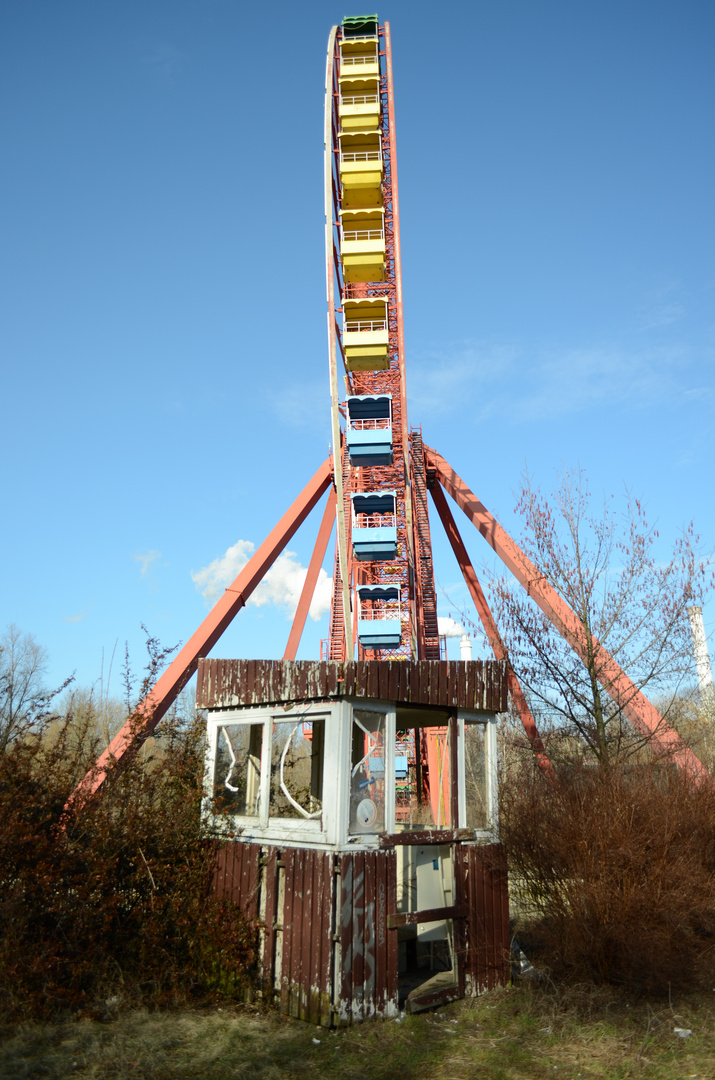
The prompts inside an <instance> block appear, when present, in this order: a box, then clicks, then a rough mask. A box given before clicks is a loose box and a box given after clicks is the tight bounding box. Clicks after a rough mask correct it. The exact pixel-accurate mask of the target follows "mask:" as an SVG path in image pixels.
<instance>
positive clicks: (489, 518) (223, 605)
mask: <svg viewBox="0 0 715 1080" xmlns="http://www.w3.org/2000/svg"><path fill="white" fill-rule="evenodd" d="M424 463H425V466H426V473H427V476H428V477H431V485H430V487H429V490H430V493H431V495H432V500H433V502H434V504H435V506H436V508H437V511H438V513H439V516H440V520H441V521H442V524H443V526H444V529H445V532H446V534H447V537H448V539H449V542H450V544H451V546H452V550H453V551H454V554H455V556H456V558H457V562H458V563H459V566H460V569H461V570H462V573H463V575H464V580H465V582H466V584H467V587H468V589H469V592H470V595H471V597H472V600H473V601H474V604H475V607H476V609H477V612H478V614H479V617H480V619H481V621H482V624H483V626H484V629H485V631H486V634H487V638H488V640H489V643H490V645H491V648H492V650H493V652H494V655H495V657H496V658H497V659H500V660H506V661H507V663H508V655H507V652H506V649H505V647H504V644H503V642H502V640H501V637H500V635H499V631H498V629H497V626H496V623H495V621H494V617H493V615H492V613H491V610H490V609H489V605H488V603H487V600H486V597H485V595H484V592H483V591H482V588H481V585H480V584H479V580H478V578H477V575H476V572H475V570H474V567H473V566H472V564H471V561H470V559H469V556H468V555H467V551H466V548H465V546H464V542H463V540H462V538H461V536H460V534H459V531H458V529H457V526H456V523H455V521H454V518H453V516H452V513H451V511H450V509H449V506H448V504H447V501H446V499H445V496H444V491H446V492H447V493H448V494H449V495H451V497H452V498H453V499H454V501H455V502H456V504H457V506H459V508H460V509H461V510H462V511H463V512H464V513H465V515H466V516H467V518H468V519H469V520H470V521H471V522H472V524H473V525H474V526H475V527H476V529H477V531H478V532H479V533H480V534H481V535H482V536H483V537H484V539H485V540H486V541H487V543H488V544H489V546H490V547H491V549H492V550H493V551H494V552H495V553H496V554H497V555H498V556H499V558H500V559H501V561H502V562H503V563H504V565H505V566H506V567H507V568H508V569H509V570H510V571H511V573H512V574H513V575H514V577H515V578H516V580H517V581H518V582H519V584H520V585H521V586H522V587H523V588H524V589H525V590H526V592H527V593H528V594H529V596H531V597H533V599H534V600H535V602H536V603H537V604H538V605H539V607H540V608H541V610H542V611H543V612H544V614H545V615H546V617H547V618H548V619H549V620H550V622H551V623H552V624H553V626H554V627H555V629H556V630H557V631H558V632H559V633H560V634H561V635H562V636H563V637H564V638H565V640H566V641H568V643H569V644H570V645H571V646H572V648H573V649H574V650H575V651H576V653H577V654H578V655H579V656H580V657H581V659H584V658H585V656H586V655H587V645H588V640H587V634H586V631H585V630H584V628H583V625H582V624H581V623H580V621H579V619H578V617H577V616H576V615H575V614H574V612H573V611H572V610H571V608H570V607H569V606H568V604H567V603H566V602H565V601H564V600H563V599H562V598H561V597H560V596H559V595H558V593H557V592H556V591H555V589H553V588H552V586H551V585H549V583H548V582H547V581H546V580H545V578H544V577H543V576H542V575H540V574H539V572H538V571H537V569H536V567H535V566H534V564H533V563H532V562H531V561H530V560H529V559H528V558H527V556H526V555H525V554H524V552H523V551H522V550H521V548H520V547H519V545H518V544H517V543H516V541H514V540H513V539H512V538H511V537H510V536H509V534H508V533H507V532H506V530H505V529H503V528H502V526H501V525H500V524H499V522H498V521H497V520H496V518H495V517H493V515H492V514H490V513H489V511H488V510H487V509H486V507H485V506H484V504H483V503H481V502H480V501H479V499H477V497H476V496H475V495H474V493H473V492H472V491H471V490H470V489H469V488H468V487H467V485H466V484H465V483H464V481H463V480H462V479H461V477H460V476H458V474H457V473H456V472H455V470H454V469H453V468H452V467H451V466H450V465H449V463H448V462H447V461H446V460H445V459H444V458H443V457H441V456H440V455H439V454H438V453H437V452H436V451H435V450H432V449H430V448H429V447H424ZM336 478H337V477H336V471H335V469H334V465H333V461H332V460H331V459H330V458H328V459H327V460H326V461H324V462H323V464H322V465H321V466H320V468H319V469H318V471H317V472H316V473H315V475H314V476H313V477H312V478H311V480H310V481H309V482H308V484H307V485H306V486H305V488H304V489H303V491H302V492H301V493H300V495H299V496H298V498H297V499H296V500H295V501H294V502H293V504H292V505H291V506H290V508H289V509H288V510H287V511H286V513H285V514H284V515H283V517H282V518H281V519H280V521H279V522H278V524H277V525H276V526H275V528H274V529H273V530H272V532H271V533H270V534H269V535H268V536H267V537H266V539H265V540H264V541H263V543H262V544H261V546H260V547H259V549H258V551H256V553H255V554H254V555H253V557H252V558H251V559H250V561H249V562H248V563H247V564H246V566H245V567H244V568H243V570H242V571H241V573H240V574H239V575H238V577H237V578H236V579H235V581H234V582H233V583H232V584H231V585H230V586H229V587H228V588H227V589H226V591H225V592H224V594H223V596H222V597H221V598H220V599H219V600H218V601H217V602H216V604H215V605H214V607H213V608H212V610H211V611H210V612H209V614H208V615H207V616H206V618H205V619H204V621H203V622H202V623H201V625H200V626H199V628H198V629H197V630H196V631H195V633H194V634H193V635H192V637H191V638H190V639H189V641H188V642H187V643H186V645H184V647H183V648H182V649H181V651H180V652H179V653H178V655H177V656H176V657H175V659H174V660H173V661H172V662H171V664H170V665H169V667H168V668H167V670H166V671H165V672H164V674H163V675H162V676H161V677H160V678H159V680H158V681H157V683H156V685H155V686H154V688H153V689H152V690H151V691H150V692H149V694H148V695H147V697H146V698H145V699H144V701H142V702H141V704H140V705H139V707H138V708H137V710H136V713H135V714H134V716H132V717H131V718H130V719H129V720H128V721H127V722H126V724H125V725H124V726H123V727H122V729H121V730H120V731H119V732H118V734H117V735H116V736H115V737H114V739H113V740H112V742H111V743H110V745H109V746H108V747H107V749H106V750H105V751H104V753H103V754H102V755H101V756H100V757H99V758H98V760H97V762H96V763H95V765H94V767H93V768H92V769H91V770H90V771H89V772H88V773H87V775H86V776H85V777H84V779H83V780H81V781H80V783H79V784H78V785H77V787H76V789H75V790H74V792H73V793H72V796H71V797H70V800H69V801H68V803H67V807H66V809H67V811H75V812H76V811H78V810H80V809H81V808H82V806H83V805H84V804H85V803H86V802H87V801H88V800H89V799H90V798H91V797H92V796H93V795H94V794H95V793H96V792H97V791H98V790H99V788H101V786H102V784H103V783H104V782H105V780H106V779H107V777H108V776H109V774H110V773H111V772H112V770H113V769H114V768H116V767H117V766H119V765H120V763H121V762H122V761H123V760H126V759H127V758H128V757H129V756H130V755H131V754H132V753H133V752H134V751H136V749H137V748H138V747H139V746H140V745H141V744H142V743H143V742H144V740H145V739H146V738H147V737H148V736H149V735H151V733H152V731H153V730H154V728H155V727H156V726H157V724H158V723H159V721H160V720H161V719H162V717H163V716H165V715H166V713H167V711H168V710H169V708H170V707H171V705H172V704H173V702H174V701H175V700H176V698H177V697H178V695H179V693H180V692H181V690H182V689H183V687H184V686H185V685H186V683H187V682H188V681H189V679H190V678H191V676H192V675H193V674H194V672H195V671H196V668H197V666H198V661H199V658H200V657H205V656H207V655H208V653H209V652H210V651H211V649H212V648H213V647H214V645H215V644H216V643H217V642H218V640H219V639H220V637H221V636H222V634H223V633H224V631H225V630H226V629H227V628H228V626H229V625H230V624H231V622H232V621H233V619H234V618H235V616H236V615H237V614H238V612H239V611H240V610H241V609H242V608H243V607H245V605H246V603H247V601H248V599H249V597H250V596H251V594H252V593H253V592H254V590H255V589H256V588H257V586H258V585H259V584H260V582H261V581H262V580H263V578H264V577H265V575H266V573H267V572H268V570H269V569H270V568H271V566H272V565H273V563H274V562H275V560H276V559H277V558H278V556H279V555H280V553H281V552H282V551H283V550H284V548H285V547H286V545H287V544H288V542H289V541H290V539H291V537H292V536H293V535H294V534H295V533H296V532H297V530H298V528H299V527H300V525H301V524H302V523H303V522H304V521H305V519H306V518H307V516H308V515H309V514H310V512H311V510H313V509H314V507H315V506H317V504H318V503H319V502H320V499H321V498H322V496H323V495H324V494H325V492H326V491H328V489H330V491H329V495H328V499H327V502H326V506H325V509H324V512H323V517H322V520H321V524H320V527H319V529H318V536H317V539H316V542H315V546H314V550H313V554H312V556H311V559H310V564H309V567H308V573H307V576H306V581H305V584H304V586H303V591H302V593H301V596H300V600H299V602H298V608H297V610H296V614H295V617H294V620H293V625H292V627H291V631H290V637H289V639H288V644H287V646H286V650H285V653H284V659H289V660H290V659H294V658H295V654H296V652H297V649H298V645H299V642H300V637H301V634H302V631H303V628H304V626H305V620H306V617H307V614H308V609H309V608H310V603H311V600H312V597H313V593H314V591H315V586H316V584H317V581H318V575H319V571H320V567H321V564H322V562H323V559H324V557H325V552H326V550H327V545H328V541H329V539H330V533H331V531H332V524H333V521H334V520H335V508H336V505H337V493H336V486H337V485H336ZM428 485H429V480H428ZM438 485H440V486H438ZM442 488H443V489H444V491H443V490H442ZM594 649H596V650H598V651H599V652H600V654H601V656H602V657H603V658H604V662H603V664H602V667H601V670H600V672H599V675H598V678H599V681H600V682H601V685H602V686H604V687H605V689H606V690H607V692H608V693H609V695H610V696H611V697H612V698H613V699H614V701H616V702H617V704H618V705H619V706H620V708H621V709H622V710H623V713H624V714H625V716H626V717H627V718H628V720H629V721H630V722H631V723H632V724H633V726H634V728H635V729H636V730H637V731H638V732H639V733H641V734H642V735H645V736H646V737H648V738H649V739H650V740H651V741H652V742H653V744H654V745H655V746H657V747H658V749H659V750H661V751H662V752H664V753H666V754H667V755H668V756H669V758H670V759H671V760H672V761H674V762H675V763H676V764H677V765H678V766H679V767H680V768H681V769H684V770H685V771H686V772H687V773H688V775H690V776H692V777H693V778H694V779H695V780H698V781H703V780H706V779H709V776H710V774H709V773H708V771H707V769H706V768H705V766H704V765H703V764H702V762H701V761H700V760H699V759H698V758H697V757H696V756H695V754H694V753H693V752H692V750H690V749H689V748H688V747H687V746H685V744H684V743H683V742H682V740H681V739H680V736H679V735H678V734H677V733H676V732H675V731H674V730H673V728H671V727H670V725H669V724H667V723H666V721H665V720H663V718H662V717H661V716H660V714H659V713H658V711H657V710H656V709H655V708H654V707H653V705H651V703H650V702H649V701H648V699H647V698H646V697H645V696H644V695H643V694H642V693H641V692H640V691H639V690H638V689H637V687H636V686H635V685H634V684H633V682H632V681H631V680H630V679H629V678H628V676H627V675H626V674H625V672H624V671H623V670H622V669H621V667H620V666H619V664H618V663H617V661H616V660H614V659H613V657H612V656H610V654H609V653H608V652H607V651H606V650H605V649H604V648H603V647H602V646H601V645H600V643H599V642H598V641H597V640H596V639H595V638H592V639H591V650H592V651H593V650H594ZM352 655H353V649H351V650H349V651H348V653H347V655H346V656H345V659H349V658H351V657H352ZM509 690H510V693H511V695H512V700H513V703H514V706H515V708H516V711H517V713H518V715H519V717H520V719H521V722H522V724H523V726H524V730H525V732H526V735H527V738H528V739H529V742H530V744H531V746H532V749H533V750H534V753H535V755H536V759H537V761H538V763H539V765H540V767H541V768H542V770H543V771H544V772H545V773H546V774H547V775H548V776H550V777H552V778H553V769H552V766H551V763H550V762H549V760H548V758H547V756H546V752H545V750H544V745H543V743H542V741H541V737H540V735H539V732H538V730H537V727H536V723H535V722H534V718H533V716H532V714H531V711H530V710H529V707H528V704H527V702H526V698H525V697H524V694H523V692H522V690H521V687H520V685H519V681H518V678H517V676H516V673H515V672H514V671H512V670H511V667H509Z"/></svg>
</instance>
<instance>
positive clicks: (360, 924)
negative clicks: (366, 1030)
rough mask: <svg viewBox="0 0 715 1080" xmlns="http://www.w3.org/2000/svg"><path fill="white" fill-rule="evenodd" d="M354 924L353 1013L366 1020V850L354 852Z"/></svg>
mask: <svg viewBox="0 0 715 1080" xmlns="http://www.w3.org/2000/svg"><path fill="white" fill-rule="evenodd" d="M352 893H353V925H352V938H351V961H352V1002H351V1004H352V1015H353V1018H354V1019H356V1020H364V1019H365V1012H364V1003H363V982H364V979H365V959H364V949H365V852H364V851H356V852H355V853H354V854H353V878H352Z"/></svg>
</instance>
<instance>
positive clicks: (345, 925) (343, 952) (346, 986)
mask: <svg viewBox="0 0 715 1080" xmlns="http://www.w3.org/2000/svg"><path fill="white" fill-rule="evenodd" d="M354 858H355V856H354V854H353V853H352V852H351V853H350V854H349V855H342V856H341V858H340V908H339V911H338V933H339V934H340V966H341V970H340V973H339V974H340V979H339V985H340V1002H339V1009H340V1012H341V1015H345V1016H346V1018H347V1019H349V1018H350V1016H351V1009H352V1000H353V871H354V865H353V861H354Z"/></svg>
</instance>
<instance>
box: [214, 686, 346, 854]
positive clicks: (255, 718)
mask: <svg viewBox="0 0 715 1080" xmlns="http://www.w3.org/2000/svg"><path fill="white" fill-rule="evenodd" d="M341 704H342V703H341V702H312V703H311V704H310V705H295V706H294V707H293V708H290V709H283V708H281V707H280V706H273V707H269V706H261V707H258V708H255V709H251V708H245V709H221V710H220V711H219V710H217V711H216V712H212V713H209V717H208V721H207V735H208V738H207V746H206V761H205V767H204V798H203V800H202V817H203V820H204V824H205V826H206V827H207V828H208V829H209V830H210V831H211V832H212V833H213V834H214V835H218V836H221V835H225V836H233V837H235V836H236V835H237V834H239V835H240V837H241V838H242V839H245V840H267V841H283V842H288V843H290V842H291V841H294V842H298V843H300V844H305V845H306V846H311V845H312V844H319V845H320V846H325V845H326V844H334V843H335V835H336V825H337V822H336V816H337V815H336V812H335V807H336V805H337V801H338V800H337V790H336V789H337V788H338V787H339V778H338V776H337V770H336V769H335V767H334V764H333V763H334V761H335V757H336V753H335V751H336V742H339V740H340V737H341V736H340V729H341V727H342V726H343V725H342V724H341V716H340V709H341ZM292 720H294V721H295V722H298V723H304V722H307V721H313V722H314V721H316V720H324V721H325V736H324V744H323V798H322V804H323V805H322V812H321V814H320V817H317V818H279V817H271V816H270V814H269V810H270V785H271V759H272V749H273V725H274V724H275V723H290V722H291V721H292ZM228 724H246V725H249V724H251V725H252V724H256V725H258V724H260V725H262V726H263V739H262V741H261V779H260V786H259V813H258V817H248V816H246V815H240V814H233V815H226V816H225V817H224V816H218V815H215V814H214V813H213V811H212V808H211V803H212V799H213V790H214V774H215V765H216V751H217V747H218V739H219V729H220V728H221V727H224V726H226V725H228ZM334 740H335V741H334ZM331 759H332V760H331Z"/></svg>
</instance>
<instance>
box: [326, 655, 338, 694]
mask: <svg viewBox="0 0 715 1080" xmlns="http://www.w3.org/2000/svg"><path fill="white" fill-rule="evenodd" d="M326 668H327V691H328V696H329V697H335V695H336V694H337V693H338V685H339V684H338V665H337V663H336V662H335V660H328V661H327V662H326Z"/></svg>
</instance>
